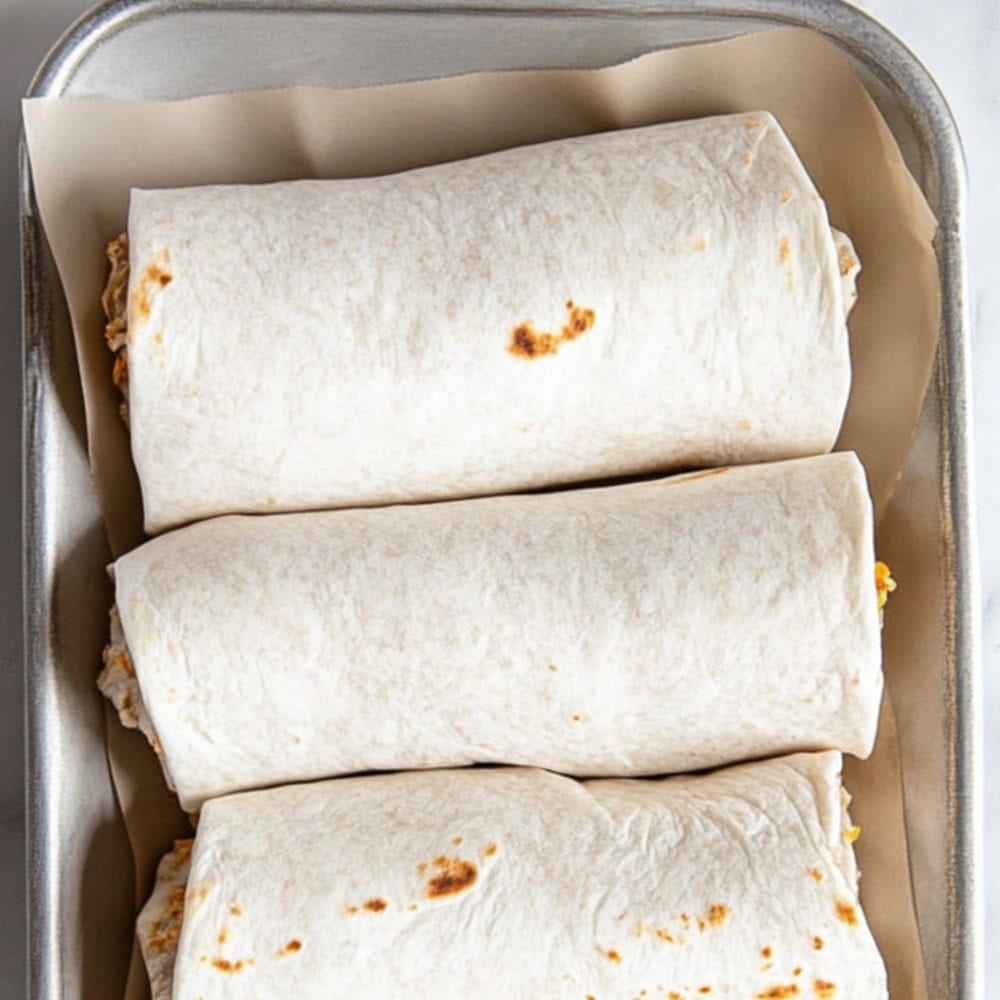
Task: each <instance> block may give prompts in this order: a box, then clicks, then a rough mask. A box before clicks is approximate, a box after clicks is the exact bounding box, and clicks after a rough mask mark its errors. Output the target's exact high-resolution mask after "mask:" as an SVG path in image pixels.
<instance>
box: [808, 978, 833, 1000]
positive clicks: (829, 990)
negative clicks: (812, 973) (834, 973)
mask: <svg viewBox="0 0 1000 1000" xmlns="http://www.w3.org/2000/svg"><path fill="white" fill-rule="evenodd" d="M836 992H837V986H836V984H835V983H829V982H827V981H826V980H825V979H817V980H816V982H814V983H813V993H815V994H816V996H818V997H820V998H821V1000H829V998H830V997H832V996H833V995H834V994H835V993H836Z"/></svg>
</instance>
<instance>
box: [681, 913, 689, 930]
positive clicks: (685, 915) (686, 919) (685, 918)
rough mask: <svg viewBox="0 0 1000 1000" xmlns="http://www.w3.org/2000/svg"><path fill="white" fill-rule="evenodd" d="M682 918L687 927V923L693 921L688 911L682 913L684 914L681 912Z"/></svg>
mask: <svg viewBox="0 0 1000 1000" xmlns="http://www.w3.org/2000/svg"><path fill="white" fill-rule="evenodd" d="M681 920H682V921H683V922H684V926H685V927H686V926H687V925H688V924H689V923H691V918H690V917H689V916H688V915H687V914H686V913H682V914H681Z"/></svg>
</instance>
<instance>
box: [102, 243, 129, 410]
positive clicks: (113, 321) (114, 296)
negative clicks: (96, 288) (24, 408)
mask: <svg viewBox="0 0 1000 1000" xmlns="http://www.w3.org/2000/svg"><path fill="white" fill-rule="evenodd" d="M106 253H107V257H108V263H109V264H110V265H111V270H110V272H109V274H108V282H107V284H106V285H105V286H104V294H103V295H101V306H102V308H103V309H104V316H105V318H106V319H107V323H106V324H105V326H104V341H105V343H106V344H107V345H108V349H109V350H111V351H114V354H115V364H114V368H113V369H112V372H111V377H112V379H113V380H114V383H115V385H116V386H118V388H119V390H121V394H122V402H121V403H120V404H119V406H118V412H119V413H120V414H121V418H122V420H124V421H125V423H126V424H127V423H128V328H127V325H126V318H125V317H126V309H127V304H128V236H127V235H126V234H125V233H122V234H121V235H120V236H119V237H118V238H117V239H114V240H112V241H111V242H110V243H109V244H108V248H107V251H106Z"/></svg>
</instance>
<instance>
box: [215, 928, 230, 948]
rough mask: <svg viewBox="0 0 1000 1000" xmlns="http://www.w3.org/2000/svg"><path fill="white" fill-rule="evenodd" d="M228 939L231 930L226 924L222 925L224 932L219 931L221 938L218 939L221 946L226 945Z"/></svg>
mask: <svg viewBox="0 0 1000 1000" xmlns="http://www.w3.org/2000/svg"><path fill="white" fill-rule="evenodd" d="M228 937H229V928H228V927H227V926H226V925H225V924H223V925H222V930H221V931H219V936H218V938H217V940H218V942H219V944H225V943H226V939H227V938H228Z"/></svg>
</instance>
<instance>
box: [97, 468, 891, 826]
mask: <svg viewBox="0 0 1000 1000" xmlns="http://www.w3.org/2000/svg"><path fill="white" fill-rule="evenodd" d="M114 576H115V596H116V610H115V611H114V613H113V615H112V626H113V635H112V642H111V644H110V646H109V647H108V649H107V651H106V653H105V668H104V671H103V672H102V675H101V678H100V685H101V688H102V690H104V692H105V694H107V695H108V696H109V697H110V698H111V700H112V701H113V702H114V704H115V706H116V707H117V708H118V710H119V713H120V715H121V718H122V721H123V722H124V723H125V724H126V725H131V726H140V727H141V728H142V729H143V730H144V731H145V732H146V734H147V736H149V738H150V740H151V742H152V743H153V746H154V747H155V748H156V749H157V750H158V752H159V753H160V756H161V759H162V761H163V764H164V767H165V770H166V772H167V775H168V781H170V782H171V783H172V785H173V786H174V787H175V788H176V791H177V793H178V795H179V798H180V801H181V804H182V805H183V806H184V808H185V809H187V810H189V811H195V810H197V809H198V807H199V806H200V805H201V803H202V802H203V801H204V800H205V799H207V798H211V797H214V796H218V795H223V794H226V793H229V792H233V791H237V790H241V789H250V788H259V787H262V786H267V785H276V784H285V783H289V782H293V781H302V780H311V779H316V778H326V777H333V776H336V775H342V774H348V773H352V772H360V771H371V770H375V771H380V770H398V769H404V768H433V767H455V766H461V765H465V764H471V763H490V762H492V763H501V764H520V765H529V766H539V767H545V768H548V769H550V770H553V771H560V772H563V773H566V774H573V775H580V776H588V777H589V776H628V775H644V774H662V773H668V772H678V771H689V770H696V769H700V768H706V767H713V766H716V765H719V764H723V763H731V762H733V761H737V760H743V759H749V758H753V757H761V756H770V755H774V754H777V753H783V752H790V751H793V750H825V749H837V750H847V751H850V752H851V753H854V754H858V755H861V756H865V755H867V754H868V753H869V752H870V749H871V746H872V742H873V740H874V736H875V729H876V724H877V718H878V709H879V701H880V695H881V690H882V674H881V634H880V619H879V599H878V596H877V595H878V594H879V593H880V591H881V593H883V595H884V592H885V586H886V584H885V581H883V584H882V585H881V588H880V587H879V586H877V584H876V580H875V560H874V554H873V543H872V513H871V502H870V499H869V496H868V492H867V487H866V482H865V475H864V470H863V468H862V466H861V463H860V462H859V461H858V459H857V457H856V456H855V455H854V454H852V453H835V454H832V455H825V456H818V457H813V458H808V459H796V460H790V461H788V462H779V463H770V464H764V465H758V466H744V467H735V468H728V469H727V468H723V469H717V470H713V471H711V472H707V473H694V474H688V475H684V476H679V477H673V478H669V479H661V480H653V481H644V482H636V483H631V484H628V485H619V486H607V487H599V488H590V489H582V490H569V491H559V492H552V493H540V494H527V495H512V496H499V497H488V498H480V499H474V500H458V501H448V502H442V503H437V504H426V505H414V506H400V507H389V508H359V509H354V510H342V511H324V512H315V513H307V514H305V513H304V514H286V515H275V516H272V517H248V516H240V515H230V516H227V517H223V518H217V519H215V520H211V521H206V522H202V523H199V524H195V525H192V526H189V527H185V528H182V529H180V530H178V531H174V532H171V533H168V534H166V535H162V536H160V537H158V538H154V539H153V540H151V541H149V542H147V543H146V544H145V545H143V546H141V547H140V548H138V549H136V550H135V551H133V552H131V553H129V554H128V555H126V556H124V557H122V558H121V559H119V560H118V561H117V562H116V563H115V564H114Z"/></svg>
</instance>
